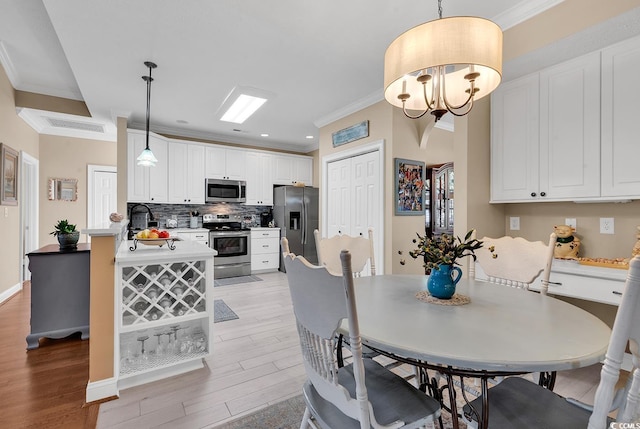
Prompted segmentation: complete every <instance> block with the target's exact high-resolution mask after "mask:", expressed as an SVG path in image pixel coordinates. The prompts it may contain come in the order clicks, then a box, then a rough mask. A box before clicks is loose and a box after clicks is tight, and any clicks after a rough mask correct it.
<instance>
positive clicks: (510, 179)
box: [491, 74, 540, 202]
mask: <svg viewBox="0 0 640 429" xmlns="http://www.w3.org/2000/svg"><path fill="white" fill-rule="evenodd" d="M539 88H540V86H539V77H538V74H534V75H529V76H525V77H523V78H520V79H517V80H514V81H511V82H508V83H504V84H502V85H500V86H499V87H498V89H497V90H496V91H494V93H493V94H492V95H491V201H492V202H503V201H511V200H526V199H528V198H536V197H538V193H539V189H538V183H539V162H540V160H539V156H538V148H539V138H538V135H539V129H540V116H539V115H540V112H539V106H540V101H539V97H540V92H539ZM531 194H535V195H534V196H532V195H531Z"/></svg>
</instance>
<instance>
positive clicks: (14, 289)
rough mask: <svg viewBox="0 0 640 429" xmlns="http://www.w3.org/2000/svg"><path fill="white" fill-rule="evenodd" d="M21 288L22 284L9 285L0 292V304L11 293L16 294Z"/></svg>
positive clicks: (10, 295) (9, 296)
mask: <svg viewBox="0 0 640 429" xmlns="http://www.w3.org/2000/svg"><path fill="white" fill-rule="evenodd" d="M21 290H22V284H21V283H16V284H15V285H13V286H11V287H10V288H9V289H7V290H5V291H4V292H2V293H0V304H2V303H3V302H5V301H6V300H8V299H9V298H11V297H12V296H13V295H15V294H17V293H18V292H20V291H21Z"/></svg>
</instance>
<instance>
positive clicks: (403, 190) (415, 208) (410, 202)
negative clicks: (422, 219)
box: [394, 158, 425, 216]
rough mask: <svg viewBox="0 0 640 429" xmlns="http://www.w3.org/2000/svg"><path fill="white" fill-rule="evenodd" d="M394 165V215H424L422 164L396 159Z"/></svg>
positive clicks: (423, 170) (423, 171)
mask: <svg viewBox="0 0 640 429" xmlns="http://www.w3.org/2000/svg"><path fill="white" fill-rule="evenodd" d="M395 164H396V167H395V176H394V177H395V179H394V180H395V206H396V211H395V214H396V215H399V216H422V215H424V211H425V205H424V192H425V188H424V175H425V164H424V162H420V161H412V160H409V159H402V158H396V159H395Z"/></svg>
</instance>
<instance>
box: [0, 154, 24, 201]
mask: <svg viewBox="0 0 640 429" xmlns="http://www.w3.org/2000/svg"><path fill="white" fill-rule="evenodd" d="M0 153H1V154H2V155H1V156H2V164H1V165H0V178H1V179H2V184H1V186H2V188H1V189H0V204H1V205H7V206H17V205H18V177H19V176H18V152H17V151H15V150H14V149H11V148H10V147H9V146H7V145H6V144H4V143H0Z"/></svg>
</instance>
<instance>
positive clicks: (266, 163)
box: [246, 151, 275, 206]
mask: <svg viewBox="0 0 640 429" xmlns="http://www.w3.org/2000/svg"><path fill="white" fill-rule="evenodd" d="M246 156H247V201H246V204H248V205H254V206H271V205H273V169H274V166H275V157H274V156H273V155H271V154H268V153H263V152H253V151H251V152H247V154H246Z"/></svg>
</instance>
